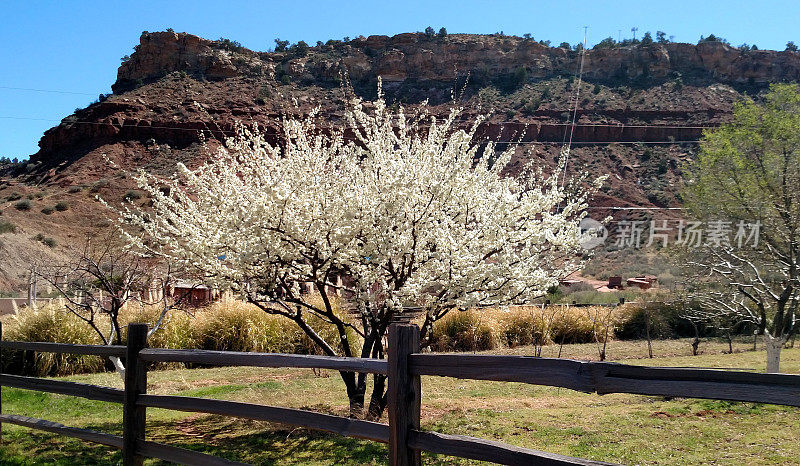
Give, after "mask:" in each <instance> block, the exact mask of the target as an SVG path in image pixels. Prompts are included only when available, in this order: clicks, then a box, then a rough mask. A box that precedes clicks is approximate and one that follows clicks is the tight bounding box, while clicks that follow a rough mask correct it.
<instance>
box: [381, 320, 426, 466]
mask: <svg viewBox="0 0 800 466" xmlns="http://www.w3.org/2000/svg"><path fill="white" fill-rule="evenodd" d="M418 352H419V327H417V326H416V325H412V324H392V325H390V326H389V351H388V354H387V360H388V361H387V362H388V366H389V368H388V369H389V370H388V376H389V390H388V403H387V409H388V412H389V413H388V414H389V464H390V465H392V466H419V465H420V464H421V463H422V461H421V458H420V452H419V450H414V449H411V448H408V437H409V432H410V431H411V429H419V417H420V400H421V397H422V390H421V386H420V379H419V376H412V375H411V374H410V373H409V370H408V355H409V354H412V353H418Z"/></svg>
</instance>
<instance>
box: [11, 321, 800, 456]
mask: <svg viewBox="0 0 800 466" xmlns="http://www.w3.org/2000/svg"><path fill="white" fill-rule="evenodd" d="M146 334H147V326H146V325H144V324H131V325H130V326H129V327H128V345H127V346H92V345H67V344H58V343H39V342H19V341H2V340H1V338H2V327H0V346H1V347H3V348H9V349H17V350H26V351H48V352H56V353H71V354H90V355H97V356H105V357H108V356H117V357H125V363H126V371H125V377H124V378H125V388H124V390H120V389H115V388H109V387H99V386H95V385H87V384H81V383H75V382H66V381H59V380H52V379H41V378H36V377H23V376H17V375H11V374H0V388H1V387H3V386H6V387H15V388H22V389H27V390H39V391H44V392H50V393H59V394H64V395H72V396H79V397H83V398H87V399H92V400H100V401H107V402H112V403H120V404H122V407H123V435H122V436H121V437H120V436H116V435H110V434H106V433H102V432H95V431H91V430H86V429H80V428H75V427H68V426H64V425H62V424H59V423H56V422H51V421H47V420H43V419H34V418H28V417H24V416H18V415H13V414H0V423H3V422H5V423H9V424H15V425H20V426H25V427H29V428H33V429H38V430H44V431H48V432H53V433H57V434H60V435H66V436H70V437H75V438H79V439H82V440H86V441H90V442H95V443H100V444H103V445H108V446H111V447H115V448H120V449H122V452H123V464H125V465H140V464H142V461H143V458H144V457H153V458H159V459H162V460H166V461H172V462H175V463H181V464H190V465H193V464H198V465H199V464H202V465H231V464H241V463H236V462H233V461H230V460H227V459H223V458H218V457H214V456H211V455H207V454H205V453H200V452H196V451H192V450H187V449H184V448H179V447H175V446H170V445H165V444H161V443H157V442H152V441H146V440H145V435H144V434H145V428H146V422H145V413H146V409H147V408H164V409H171V410H177V411H185V412H199V413H208V414H217V415H224V416H232V417H238V418H244V419H253V420H261V421H270V422H278V423H283V424H288V425H292V426H298V427H305V428H309V429H315V430H322V431H327V432H333V433H336V434H339V435H343V436H347V437H357V438H362V439H367V440H372V441H376V442H382V443H388V444H389V455H390V463H391V464H392V465H418V464H420V462H421V459H420V452H421V451H429V452H433V453H438V454H445V455H451V456H458V457H463V458H469V459H475V460H482V461H490V462H495V463H501V464H511V465H517V464H518V465H529V464H534V465H547V466H550V465H599V464H609V463H603V462H598V461H591V460H586V459H580V458H572V457H569V456H563V455H557V454H553V453H547V452H542V451H538V450H532V449H528V448H521V447H516V446H513V445H508V444H504V443H501V442H496V441H493V440H485V439H479V438H474V437H469V436H464V435H448V434H442V433H438V432H426V431H423V430H421V428H420V405H421V396H422V392H421V388H420V387H421V379H420V377H421V376H441V377H456V378H462V379H475V380H495V381H507V382H522V383H529V384H536V385H548V386H553V387H563V388H569V389H572V390H577V391H583V392H588V393H598V394H605V393H633V394H642V395H660V396H672V397H691V398H709V399H720V400H731V401H747V402H757V403H773V404H780V405H787V406H800V376H797V375H787V374H757V373H747V372H738V371H722V370H710V369H687V368H666V367H642V366H629V365H623V364H616V363H608V362H586V361H573V360H567V359H548V358H534V357H528V356H492V355H467V354H423V353H420V348H419V329H418V328H417V327H416V326H414V325H410V324H393V325H392V326H391V327H390V329H389V340H388V341H389V347H388V351H387V356H388V359H387V360H374V359H363V358H334V357H325V356H308V355H291V354H272V353H240V352H232V351H203V350H171V349H157V348H145V343H146ZM148 362H185V363H196V364H209V365H218V366H254V367H291V368H322V369H333V370H338V371H349V372H361V373H378V374H384V375H387V376H388V406H387V412H388V417H389V423H388V424H383V423H378V422H370V421H364V420H359V419H351V418H345V417H341V416H332V415H328V414H322V413H316V412H312V411H306V410H301V409H294V408H285V407H275V406H265V405H258V404H251V403H243V402H236V401H226V400H212V399H204V398H192V397H185V396H168V395H150V394H147V393H146V391H147V390H146V389H147V366H146V364H147V363H148ZM0 367H1V366H0Z"/></svg>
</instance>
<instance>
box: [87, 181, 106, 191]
mask: <svg viewBox="0 0 800 466" xmlns="http://www.w3.org/2000/svg"><path fill="white" fill-rule="evenodd" d="M107 185H108V180H107V179H105V178H101V179H99V180H97V181H95V182H94V183H92V187H91V188H89V192H90V193H98V192H100V190H101V189H103V188H104V187H106V186H107Z"/></svg>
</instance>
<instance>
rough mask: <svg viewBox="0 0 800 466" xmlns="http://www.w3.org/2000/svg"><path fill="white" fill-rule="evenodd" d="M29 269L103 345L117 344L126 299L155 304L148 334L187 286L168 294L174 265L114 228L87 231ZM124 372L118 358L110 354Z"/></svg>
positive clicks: (120, 342) (162, 322)
mask: <svg viewBox="0 0 800 466" xmlns="http://www.w3.org/2000/svg"><path fill="white" fill-rule="evenodd" d="M33 270H35V271H36V274H37V276H38V277H39V278H41V279H43V280H44V281H46V282H48V283H49V284H50V285H51V286H53V288H55V289H56V290H57V291H58V293H59V294H60V295H61V296H62V297H63V303H64V308H65V309H66V310H67V311H68V312H70V313H72V314H74V315H75V316H77V317H78V318H79V319H80V320H82V321H83V322H85V323H86V325H88V326H89V327H91V328H92V329H93V330H94V332H95V333H96V334H97V336H98V337H99V338H100V340H101V341H102V342H103V344H105V345H121V344H122V342H123V340H122V327H121V325H120V312H121V311H122V310H123V309H124V308H125V307H126V306H128V305H131V304H134V303H135V304H136V305H139V306H158V307H159V308H160V311H159V314H158V317H157V318H156V320H155V322H153V323H152V325H151V327H150V329H149V331H148V334H147V336H148V337H150V336H152V335H153V334H154V333H155V332H156V331H158V330H159V328H161V326H162V325H163V324H164V322H165V319H166V317H167V315H168V313H169V312H170V311H171V310H172V309H174V308H175V307H176V306H179V305H180V303H181V302H182V300H183V299H184V298H186V297H187V295H188V293H189V292H190V291H191V290H190V291H189V292H184V293H183V294H181V295H180V296H177V297H175V296H172V295H171V294H170V289H171V288H172V285H173V271H172V270H171V268H170V266H168V265H166V266H164V265H162V264H160V263H159V261H156V260H155V259H152V258H147V257H143V256H141V255H139V254H137V253H136V252H134V251H132V250H130V249H128V248H126V247H125V245H124V244H123V243H122V242H121V241H120V240H119V238H118V237H117V235H116V232H113V231H112V232H109V233H105V234H102V235H100V234H89V235H87V237H86V240H85V242H84V243H83V245H82V246H81V247H80V248H79V249H76V250H73V251H72V259H71V260H69V261H66V262H63V263H57V264H49V265H47V266H45V265H41V264H40V265H38V266H36V267H35V268H34V269H33ZM110 360H111V362H112V363H113V365H114V368H115V369H116V370H117V371H118V372H119V373H120V374H124V371H125V367H124V365H123V364H122V362H121V361H120V360H119V358H116V357H112V358H110Z"/></svg>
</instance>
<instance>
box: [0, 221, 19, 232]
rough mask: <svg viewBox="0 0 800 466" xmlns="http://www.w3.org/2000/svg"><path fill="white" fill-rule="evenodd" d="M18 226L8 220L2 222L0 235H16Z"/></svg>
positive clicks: (0, 222)
mask: <svg viewBox="0 0 800 466" xmlns="http://www.w3.org/2000/svg"><path fill="white" fill-rule="evenodd" d="M16 232H17V226H16V225H14V224H13V223H11V222H9V221H8V220H0V234H3V233H16Z"/></svg>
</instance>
